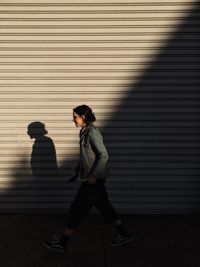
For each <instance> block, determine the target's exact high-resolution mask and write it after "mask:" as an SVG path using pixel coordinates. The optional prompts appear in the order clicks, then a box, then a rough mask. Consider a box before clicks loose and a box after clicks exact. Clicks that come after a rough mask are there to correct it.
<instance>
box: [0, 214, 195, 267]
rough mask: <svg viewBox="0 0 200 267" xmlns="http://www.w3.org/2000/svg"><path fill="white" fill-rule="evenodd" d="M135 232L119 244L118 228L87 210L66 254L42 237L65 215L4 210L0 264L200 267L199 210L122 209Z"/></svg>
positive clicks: (60, 228)
mask: <svg viewBox="0 0 200 267" xmlns="http://www.w3.org/2000/svg"><path fill="white" fill-rule="evenodd" d="M121 218H122V219H123V221H124V223H125V224H126V225H127V228H128V229H129V230H130V232H131V233H132V235H133V236H134V241H133V242H132V243H129V244H126V245H123V246H121V247H118V248H112V247H110V246H109V245H108V242H109V240H110V239H112V238H113V236H114V235H115V234H116V232H115V229H114V228H113V227H112V225H110V224H108V225H106V224H105V223H104V222H103V220H102V218H101V216H100V215H88V216H87V217H86V218H85V219H84V220H83V221H82V223H81V224H80V226H79V228H78V230H77V231H76V233H75V234H74V236H73V238H72V239H71V241H70V243H69V244H68V249H67V252H66V253H65V254H59V253H55V252H51V251H48V250H47V249H46V248H44V247H43V245H42V242H43V240H46V239H49V238H51V237H52V236H53V235H58V236H59V235H60V234H61V233H62V231H63V228H64V225H65V222H66V219H67V217H66V216H64V215H0V235H1V243H0V267H185V266H187V267H194V266H195V267H199V266H200V252H199V237H200V230H199V228H200V216H195V215H121Z"/></svg>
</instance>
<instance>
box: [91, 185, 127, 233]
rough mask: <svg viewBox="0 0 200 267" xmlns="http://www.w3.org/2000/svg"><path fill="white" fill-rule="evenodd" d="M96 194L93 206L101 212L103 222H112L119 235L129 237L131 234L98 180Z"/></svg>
mask: <svg viewBox="0 0 200 267" xmlns="http://www.w3.org/2000/svg"><path fill="white" fill-rule="evenodd" d="M96 196H97V197H96V200H95V203H94V206H95V207H96V208H97V209H98V210H99V211H100V212H101V214H102V216H103V217H104V220H105V222H107V223H110V222H111V223H113V224H114V226H115V228H116V230H117V232H118V234H119V235H120V236H124V237H130V236H131V235H130V234H129V232H128V231H127V229H126V227H125V226H124V224H123V222H122V220H121V219H120V217H119V215H118V214H117V212H116V210H115V209H114V207H113V206H112V204H111V203H110V201H109V199H108V195H107V192H106V189H105V185H104V182H103V181H99V184H98V188H97V193H96Z"/></svg>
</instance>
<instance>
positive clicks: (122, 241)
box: [109, 235, 133, 247]
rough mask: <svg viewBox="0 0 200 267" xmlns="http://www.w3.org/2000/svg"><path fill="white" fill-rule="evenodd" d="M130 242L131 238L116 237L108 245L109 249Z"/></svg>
mask: <svg viewBox="0 0 200 267" xmlns="http://www.w3.org/2000/svg"><path fill="white" fill-rule="evenodd" d="M132 240H133V238H132V236H122V235H118V237H117V238H116V239H114V240H113V241H110V243H109V244H110V246H111V247H119V246H121V245H124V244H126V243H129V242H131V241H132Z"/></svg>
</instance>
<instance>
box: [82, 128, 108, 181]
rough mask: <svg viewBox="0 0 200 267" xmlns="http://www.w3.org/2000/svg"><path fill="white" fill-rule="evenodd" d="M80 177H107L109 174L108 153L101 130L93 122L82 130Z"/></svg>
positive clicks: (85, 178)
mask: <svg viewBox="0 0 200 267" xmlns="http://www.w3.org/2000/svg"><path fill="white" fill-rule="evenodd" d="M78 168H79V170H80V178H81V179H82V180H87V178H88V177H96V178H97V179H106V178H107V177H108V175H109V170H108V153H107V150H106V148H105V145H104V143H103V138H102V135H101V133H100V132H99V130H98V129H97V128H96V126H95V125H94V124H93V123H90V124H88V125H87V126H86V127H84V128H82V129H81V131H80V161H79V164H78Z"/></svg>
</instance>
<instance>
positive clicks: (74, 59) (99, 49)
mask: <svg viewBox="0 0 200 267" xmlns="http://www.w3.org/2000/svg"><path fill="white" fill-rule="evenodd" d="M199 15H200V3H199V2H198V1H194V0H162V1H160V0H159V1H158V0H124V1H122V0H115V1H114V0H108V1H105V0H101V1H100V0H77V1H75V0H74V1H72V0H69V1H68V0H62V1H60V0H57V1H55V0H54V1H52V0H40V1H33V0H32V1H30V0H26V1H23V0H21V1H20V0H1V1H0V96H1V97H0V144H1V150H0V212H1V213H16V214H17V213H18V214H20V213H64V212H67V211H68V209H69V206H70V203H71V201H72V200H73V198H74V195H75V193H76V191H77V188H78V187H79V185H80V183H78V182H77V183H75V184H69V183H67V180H68V179H69V178H70V177H71V175H72V173H73V168H74V166H75V165H76V161H77V158H78V152H79V143H78V141H79V140H78V133H79V129H77V128H75V126H74V124H73V122H72V108H73V107H75V106H77V105H80V104H88V105H90V106H91V107H92V108H93V110H94V112H95V114H96V116H97V122H96V124H97V126H98V127H99V128H100V129H101V131H102V133H103V136H104V140H105V144H106V146H107V148H108V152H109V155H110V169H111V175H110V177H109V179H108V181H107V183H106V186H107V189H108V193H109V196H110V200H111V201H112V203H113V205H114V206H115V207H116V209H117V211H118V212H119V213H133V214H135V213H158V214H161V213H199V211H200V180H199V179H200V178H199V173H200V170H199V168H200V164H199V163H200V123H199V113H200V106H199V104H200V99H199V88H200V87H199V68H200V64H199V59H200V54H199V47H200V31H199V29H200V27H199V26H200V20H199ZM35 121H40V122H42V123H44V124H45V127H46V130H47V131H48V135H47V136H48V137H50V138H51V140H52V142H51V143H50V142H49V141H48V142H47V141H45V142H43V143H41V146H40V148H39V150H38V154H37V156H36V157H35V166H36V169H37V171H38V173H39V174H38V175H36V176H33V175H32V170H31V164H30V161H31V153H32V149H33V143H34V139H30V137H29V136H28V135H27V127H28V125H30V124H31V123H32V122H35ZM52 144H54V146H55V150H56V154H57V163H55V162H54V163H55V164H54V165H53V163H52V157H51V153H50V152H49V151H53V148H52ZM56 164H57V165H58V170H57V171H55V166H56ZM53 166H54V167H53ZM94 212H96V211H95V210H94Z"/></svg>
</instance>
